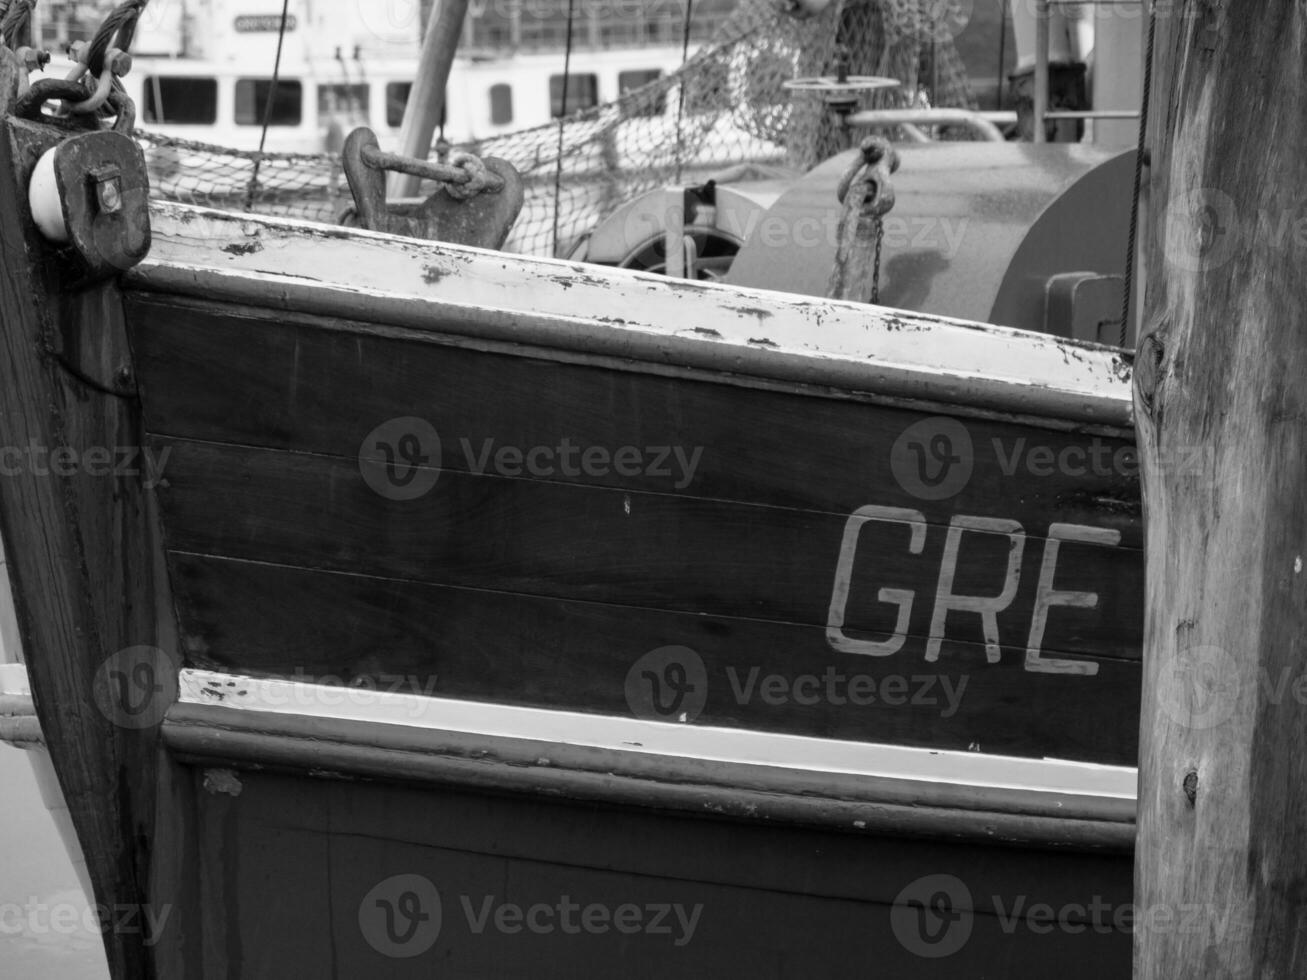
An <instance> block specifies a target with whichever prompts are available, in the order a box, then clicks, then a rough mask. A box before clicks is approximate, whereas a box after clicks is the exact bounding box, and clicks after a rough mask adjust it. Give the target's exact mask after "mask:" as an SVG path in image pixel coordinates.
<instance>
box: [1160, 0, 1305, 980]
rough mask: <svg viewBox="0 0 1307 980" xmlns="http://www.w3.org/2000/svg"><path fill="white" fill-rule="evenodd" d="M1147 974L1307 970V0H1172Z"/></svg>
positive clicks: (1166, 86)
mask: <svg viewBox="0 0 1307 980" xmlns="http://www.w3.org/2000/svg"><path fill="white" fill-rule="evenodd" d="M1156 16H1157V22H1156V43H1155V59H1154V90H1153V98H1152V108H1151V110H1150V124H1149V134H1148V146H1149V148H1150V149H1151V167H1150V171H1149V173H1148V174H1147V177H1148V183H1149V189H1150V191H1151V201H1152V205H1151V208H1150V211H1151V216H1150V218H1149V220H1148V224H1147V226H1146V227H1145V229H1144V233H1145V234H1144V237H1143V247H1144V250H1145V251H1144V268H1145V270H1146V278H1147V295H1146V300H1145V319H1144V324H1145V329H1144V330H1143V331H1142V333H1143V340H1142V343H1141V345H1140V348H1139V351H1138V357H1137V362H1136V368H1135V371H1136V374H1135V403H1136V415H1137V422H1138V427H1139V447H1140V453H1141V459H1142V472H1143V497H1144V515H1145V519H1146V521H1147V545H1146V547H1147V614H1146V623H1145V641H1144V696H1143V715H1142V723H1141V724H1142V729H1141V746H1140V775H1139V785H1140V792H1139V839H1138V849H1137V856H1136V865H1135V868H1136V870H1135V892H1136V905H1137V916H1136V924H1135V929H1136V944H1135V967H1136V969H1135V977H1136V980H1154V978H1158V980H1161V978H1166V980H1170V978H1174V977H1186V978H1190V977H1191V978H1195V980H1197V978H1207V977H1221V978H1225V977H1240V978H1242V977H1249V978H1254V977H1255V978H1259V980H1272V978H1284V980H1289V978H1296V977H1302V976H1303V975H1304V974H1305V973H1307V928H1304V926H1307V887H1304V880H1307V870H1305V869H1307V154H1305V153H1304V147H1307V114H1305V113H1304V112H1303V100H1304V99H1305V98H1307V5H1304V4H1303V3H1302V2H1296V3H1286V2H1284V0H1241V2H1240V3H1239V4H1238V5H1235V4H1232V3H1230V2H1228V0H1183V2H1176V3H1168V4H1166V5H1161V4H1159V6H1158V8H1157V14H1156Z"/></svg>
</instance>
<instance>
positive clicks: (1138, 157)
mask: <svg viewBox="0 0 1307 980" xmlns="http://www.w3.org/2000/svg"><path fill="white" fill-rule="evenodd" d="M1156 28H1157V8H1156V6H1154V5H1153V4H1152V3H1151V2H1150V3H1149V5H1148V50H1147V51H1145V52H1144V93H1143V96H1144V97H1143V102H1142V103H1141V104H1140V106H1139V144H1138V146H1137V147H1136V148H1135V187H1134V194H1133V195H1132V196H1131V198H1130V244H1129V248H1128V250H1127V252H1126V258H1125V288H1124V290H1123V292H1124V297H1123V304H1122V307H1121V339H1120V340H1119V341H1118V343H1117V346H1118V347H1124V346H1125V341H1126V332H1127V331H1128V330H1129V329H1130V310H1131V305H1132V304H1131V294H1132V292H1133V289H1134V278H1135V249H1136V247H1137V246H1138V237H1139V194H1140V192H1141V191H1142V189H1143V184H1144V153H1145V151H1144V141H1145V140H1146V139H1147V137H1148V103H1149V97H1150V95H1151V94H1152V89H1153V35H1154V34H1155V33H1156Z"/></svg>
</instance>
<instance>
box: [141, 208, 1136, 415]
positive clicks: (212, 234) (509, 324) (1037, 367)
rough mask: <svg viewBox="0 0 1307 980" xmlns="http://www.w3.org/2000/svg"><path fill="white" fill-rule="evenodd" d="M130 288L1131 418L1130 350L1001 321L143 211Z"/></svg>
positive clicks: (235, 217)
mask: <svg viewBox="0 0 1307 980" xmlns="http://www.w3.org/2000/svg"><path fill="white" fill-rule="evenodd" d="M150 217H151V224H152V234H153V246H152V249H151V252H150V255H149V257H148V258H147V259H146V260H145V261H144V262H142V263H141V264H140V265H139V266H138V267H136V268H135V269H134V270H132V271H131V272H129V273H128V276H127V281H128V284H129V287H130V288H133V289H141V290H147V291H149V290H153V291H159V292H164V293H173V294H180V295H190V296H194V297H196V298H200V299H208V300H225V301H228V302H237V303H240V302H244V303H248V304H252V305H261V306H265V307H271V308H275V309H284V310H289V311H299V312H305V313H313V314H318V315H325V316H333V315H334V316H337V317H344V318H347V319H349V318H353V319H360V320H365V321H372V322H377V323H381V324H390V325H396V326H403V327H406V328H411V329H418V330H425V331H428V332H431V333H444V334H449V333H456V332H459V331H462V332H464V333H466V334H467V335H469V336H473V337H477V338H482V339H491V340H498V341H506V342H509V343H519V344H533V345H538V346H543V347H555V348H562V349H569V350H573V351H580V352H595V353H599V354H603V355H608V356H617V357H624V358H629V359H631V360H632V361H633V362H639V361H645V362H655V363H659V364H677V363H687V362H694V363H696V364H697V365H698V366H705V367H708V368H710V369H715V370H718V371H722V372H733V373H736V374H741V375H749V374H753V373H759V374H766V373H768V372H769V371H772V370H773V369H779V367H780V366H781V365H784V370H783V371H781V372H780V373H782V374H785V375H786V376H788V377H791V378H793V379H794V380H798V381H800V382H802V383H807V384H823V383H829V384H831V385H832V386H835V387H845V388H856V387H861V388H863V389H867V390H872V391H877V390H880V391H883V392H885V393H886V394H890V395H895V396H906V397H915V398H920V399H930V400H933V401H935V402H940V403H952V402H956V403H959V404H975V405H978V406H980V407H982V408H988V409H994V408H997V409H999V410H1005V411H1010V412H1022V413H1029V414H1033V415H1036V416H1052V417H1059V418H1064V419H1066V420H1069V421H1071V422H1075V423H1089V424H1095V423H1096V424H1101V425H1107V426H1119V427H1122V428H1127V427H1129V426H1130V425H1131V424H1132V421H1131V419H1132V404H1131V403H1132V398H1131V380H1130V377H1131V371H1130V366H1129V363H1128V362H1127V361H1126V360H1125V359H1124V358H1123V356H1122V352H1121V351H1119V350H1117V349H1115V348H1110V347H1103V346H1099V345H1095V344H1087V343H1081V342H1076V341H1070V340H1065V339H1062V338H1057V337H1052V336H1048V335H1044V334H1034V333H1029V332H1026V331H1021V330H1014V329H1010V328H1006V327H997V326H992V325H987V324H979V323H971V322H967V321H963V320H953V319H948V318H944V317H935V316H926V315H922V314H917V313H910V312H904V311H899V310H891V309H887V308H883V307H873V306H866V305H862V304H854V303H847V302H840V301H834V300H825V299H817V298H811V297H802V296H795V295H790V294H785V293H777V292H768V291H765V290H758V289H745V288H741V287H735V286H724V285H719V284H713V283H697V282H689V281H684V280H670V279H667V278H665V277H662V276H656V275H650V274H646V273H639V272H633V271H630V270H624V269H612V268H608V267H603V266H594V265H585V264H581V263H575V262H565V261H559V260H554V259H544V258H535V257H528V256H520V255H507V254H505V253H500V252H494V251H488V250H483V249H473V248H466V247H462V246H454V245H448V244H443V243H435V242H425V241H418V240H416V239H409V238H400V237H396V236H391V235H382V234H376V233H372V232H366V231H360V230H356V229H345V228H338V227H335V226H332V225H324V224H317V223H313V222H305V221H295V220H290V219H282V218H271V217H263V216H251V215H240V214H235V213H229V212H222V211H214V210H210V209H206V208H198V207H193V206H190V205H183V204H172V203H153V204H152V205H151V213H150Z"/></svg>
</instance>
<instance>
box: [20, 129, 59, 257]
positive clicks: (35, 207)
mask: <svg viewBox="0 0 1307 980" xmlns="http://www.w3.org/2000/svg"><path fill="white" fill-rule="evenodd" d="M58 150H59V148H58V147H57V146H56V147H52V148H50V149H48V150H46V151H45V153H44V154H42V155H41V159H40V160H38V161H37V162H36V169H35V170H33V171H32V182H31V183H30V184H28V185H27V203H28V206H29V207H31V209H32V220H33V221H35V222H36V227H38V228H40V229H41V234H42V235H44V236H45V237H46V238H47V239H49V240H50V241H52V242H58V243H60V244H64V243H66V242H67V241H68V239H69V236H68V225H67V223H66V222H65V221H64V205H63V201H62V200H60V198H59V183H58V181H57V180H56V179H55V174H54V155H55V153H57V152H58Z"/></svg>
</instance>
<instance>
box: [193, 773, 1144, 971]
mask: <svg viewBox="0 0 1307 980" xmlns="http://www.w3.org/2000/svg"><path fill="white" fill-rule="evenodd" d="M239 778H240V780H241V787H242V789H241V793H240V795H239V796H227V795H216V796H212V797H211V798H210V803H211V805H210V806H209V807H208V808H206V811H205V814H204V824H205V838H206V841H207V842H208V846H207V847H206V849H205V854H204V859H203V865H202V867H201V869H200V875H201V876H202V878H203V880H204V881H205V882H206V885H207V892H206V895H207V900H208V904H209V907H215V908H222V909H223V910H224V912H225V913H226V915H225V916H224V918H223V922H222V923H219V924H217V928H215V929H214V930H213V932H214V948H213V950H212V954H211V956H210V957H209V958H208V959H207V960H206V963H205V972H204V973H202V974H201V976H204V977H215V978H217V977H224V976H227V975H228V972H227V971H229V970H230V969H233V968H235V967H234V964H240V963H246V964H249V963H257V964H258V965H259V975H261V976H264V975H266V976H281V975H285V974H286V972H287V971H290V972H291V973H294V974H305V975H307V974H312V975H315V976H330V975H333V974H339V975H350V976H358V975H368V974H373V973H378V972H380V973H381V974H382V975H385V976H392V977H427V976H430V975H431V971H432V969H433V968H437V969H440V970H442V971H445V972H453V973H455V974H457V975H458V976H461V977H462V976H466V977H486V978H489V977H505V976H511V977H527V976H530V977H559V978H564V977H575V976H600V975H602V976H612V975H622V976H629V977H633V978H650V980H652V978H657V977H666V976H671V975H687V976H744V975H747V976H750V977H759V978H768V980H781V978H789V977H793V976H796V975H805V976H846V975H850V974H856V975H861V974H878V975H885V976H912V977H948V976H953V975H955V974H956V972H957V970H958V963H959V961H965V962H966V963H969V964H972V965H973V972H976V974H977V975H980V973H983V974H984V975H986V976H988V975H990V973H991V972H992V971H991V970H990V969H988V965H989V964H1000V965H1001V966H1000V968H999V969H1000V972H1001V974H1002V975H1004V976H1013V977H1018V976H1020V977H1037V976H1049V975H1056V976H1058V977H1063V978H1066V980H1078V978H1086V980H1088V978H1098V977H1103V976H1120V975H1122V974H1123V973H1124V971H1125V970H1127V969H1128V960H1129V937H1128V930H1127V929H1126V928H1122V927H1121V926H1119V925H1116V924H1114V923H1113V921H1112V920H1113V918H1114V916H1116V915H1117V914H1118V913H1119V911H1120V910H1121V909H1123V908H1124V907H1126V906H1128V904H1129V900H1130V894H1129V888H1128V882H1127V878H1128V870H1127V867H1126V864H1125V862H1124V861H1123V860H1121V859H1120V858H1117V857H1115V856H1105V855H1104V856H1093V855H1074V854H1073V855H1066V854H1054V853H1050V852H1040V851H1020V850H1015V849H1010V848H995V847H992V846H989V847H986V846H975V845H969V844H950V843H944V842H940V841H911V840H902V839H889V838H880V839H868V838H866V837H860V836H855V835H848V834H841V833H834V832H820V831H806V832H805V831H797V830H795V829H793V828H787V829H781V828H778V827H775V826H767V825H764V824H761V823H758V824H753V825H744V824H740V823H735V822H727V821H719V820H718V821H710V820H695V819H687V818H685V817H679V816H672V815H669V814H666V813H659V812H656V811H647V810H641V809H636V808H622V809H612V808H607V807H593V806H587V805H575V804H567V803H563V802H536V801H524V800H522V799H520V798H518V799H509V798H504V797H497V796H491V795H478V794H472V793H467V792H461V791H458V790H450V791H447V792H442V793H439V794H431V793H424V792H421V791H417V790H412V789H406V788H403V787H395V786H386V785H380V784H367V783H362V784H360V783H340V782H334V781H310V780H306V779H303V778H294V777H287V776H283V775H279V774H276V773H259V772H247V771H242V772H240V773H239ZM523 828H528V829H529V831H530V832H529V833H526V832H524V829H523ZM233 842H234V844H235V846H233ZM940 868H947V869H948V870H949V872H950V873H951V874H952V876H953V878H954V879H956V880H957V881H958V882H961V883H962V884H964V885H965V886H966V888H967V890H968V892H969V896H968V897H969V899H970V903H969V905H967V906H965V907H964V908H965V913H966V914H967V915H968V916H969V917H970V918H969V920H968V921H970V922H971V923H972V930H971V933H970V935H969V937H968V938H967V940H966V942H965V943H964V944H963V948H962V949H961V950H960V951H959V952H958V953H956V954H955V955H954V956H951V957H947V958H944V959H937V960H929V959H923V958H921V957H919V956H917V955H916V954H915V953H912V952H909V950H908V949H907V948H906V947H905V946H904V945H903V944H902V943H901V942H900V941H899V939H898V938H897V937H896V932H895V930H894V929H893V927H892V925H891V909H892V908H893V907H894V905H895V901H896V899H897V898H898V897H899V895H900V892H901V890H902V889H903V888H904V887H905V886H907V885H909V883H911V882H912V881H913V880H914V879H916V878H918V877H919V876H921V875H923V874H926V873H931V872H934V871H937V870H938V869H940ZM324 872H325V873H324ZM394 875H420V876H422V877H423V878H425V879H427V881H429V882H430V883H431V885H432V886H434V888H435V889H436V890H437V891H438V893H439V895H440V900H441V911H442V918H441V928H440V931H439V936H438V937H437V938H436V939H435V941H434V942H433V944H432V946H431V948H430V949H429V950H427V951H425V952H423V953H422V954H421V955H417V956H414V957H412V958H408V959H395V958H388V957H385V956H383V955H382V954H381V953H380V952H378V951H377V949H376V948H374V947H373V946H371V945H369V942H368V941H367V934H366V933H364V932H363V931H362V930H361V929H360V924H359V923H360V918H359V912H360V906H361V905H362V904H363V903H364V901H365V899H370V900H373V901H375V900H376V899H377V898H378V897H379V896H378V893H377V892H375V891H374V889H376V887H377V886H378V885H380V884H381V883H382V882H385V881H387V879H389V878H391V876H394ZM281 881H295V882H303V883H305V884H306V885H309V886H311V887H315V888H317V889H318V892H317V893H318V894H321V895H323V896H324V897H325V900H324V901H321V902H314V903H299V904H300V905H301V906H307V907H297V908H291V907H290V906H292V905H295V904H296V903H294V902H291V901H269V887H270V885H269V883H270V882H281ZM274 887H275V886H274ZM564 895H565V896H568V898H569V899H570V900H571V901H574V902H577V903H579V904H582V905H585V904H590V903H598V904H600V905H603V906H605V907H608V908H616V907H618V906H620V905H623V904H626V903H634V904H637V905H638V906H640V907H641V908H643V907H645V906H646V905H647V904H649V903H665V904H668V905H672V904H678V903H679V904H681V905H682V906H683V907H684V908H685V909H686V911H687V912H688V911H689V910H690V909H691V908H693V907H695V906H701V912H700V913H699V919H698V927H697V929H696V931H695V935H694V937H693V939H692V940H691V941H689V942H686V943H683V944H682V945H679V946H678V945H676V944H675V943H674V942H672V936H671V935H667V934H662V935H656V934H655V935H650V934H646V933H642V932H637V933H633V934H622V933H619V932H617V931H616V930H607V931H604V932H603V933H593V934H591V933H581V934H578V935H569V934H566V933H564V932H563V931H562V930H561V929H553V930H549V931H545V932H533V931H532V930H530V929H527V928H523V929H521V931H520V932H517V933H514V934H505V933H502V932H500V931H499V930H497V929H496V928H494V926H493V925H492V926H491V927H490V928H487V929H485V930H484V931H483V932H477V931H475V930H474V929H473V928H472V927H471V925H470V924H469V921H468V918H467V916H466V914H465V911H464V903H465V902H466V903H469V904H471V906H472V908H473V909H476V910H479V909H480V908H481V906H482V903H483V902H484V901H485V899H486V898H487V897H492V898H493V901H494V902H495V904H496V905H498V904H499V903H503V902H508V903H515V904H520V905H522V906H523V907H524V908H530V907H531V906H532V905H534V904H536V903H547V904H553V905H557V904H558V902H559V901H560V898H561V897H562V896H564ZM1018 896H1020V904H1019V908H1020V909H1021V912H1020V913H1018V916H1017V917H1016V919H1015V920H1005V919H1004V918H1002V917H1001V915H1000V914H999V912H1006V913H1008V914H1009V915H1010V914H1011V910H1012V908H1013V905H1014V903H1016V902H1017V901H1018ZM380 897H381V898H382V899H383V900H384V899H386V898H389V897H390V896H389V894H388V893H386V892H384V891H383V892H382V893H381V894H380ZM996 900H997V903H996ZM1039 903H1046V904H1048V905H1050V906H1051V907H1052V908H1054V909H1058V910H1061V909H1063V908H1066V907H1068V906H1071V907H1075V906H1079V907H1080V908H1081V909H1088V908H1090V907H1092V906H1094V903H1097V908H1098V909H1099V911H1098V913H1097V914H1096V917H1095V919H1094V920H1093V922H1092V924H1091V921H1090V919H1089V918H1088V916H1087V915H1086V916H1085V917H1084V918H1079V919H1077V920H1076V922H1075V924H1076V925H1078V926H1083V928H1078V929H1065V930H1063V929H1053V930H1051V931H1050V932H1049V933H1047V934H1042V933H1043V929H1044V926H1043V925H1041V924H1040V923H1038V922H1035V923H1034V925H1035V928H1033V929H1032V928H1031V927H1030V924H1029V923H1028V922H1027V920H1026V919H1025V918H1024V915H1025V914H1026V913H1027V912H1028V910H1029V909H1030V907H1031V906H1033V905H1038V904H1039ZM996 909H997V911H996ZM326 935H330V936H331V937H332V942H330V943H323V942H317V941H315V940H316V938H317V937H320V936H326ZM246 972H248V970H247V971H246Z"/></svg>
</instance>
